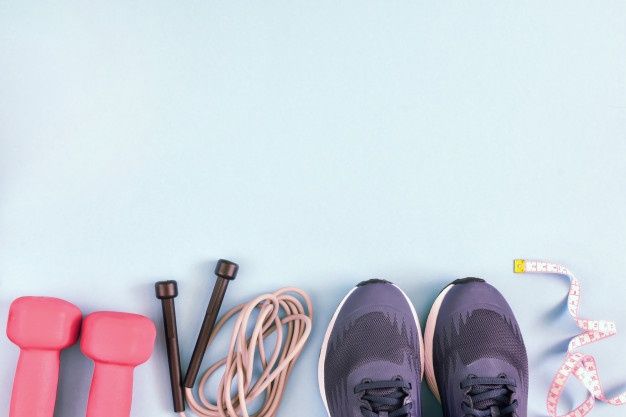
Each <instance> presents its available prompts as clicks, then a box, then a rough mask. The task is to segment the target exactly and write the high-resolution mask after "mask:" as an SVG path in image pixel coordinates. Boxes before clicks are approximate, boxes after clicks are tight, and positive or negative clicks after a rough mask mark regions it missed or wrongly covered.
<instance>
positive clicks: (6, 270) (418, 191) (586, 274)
mask: <svg viewBox="0 0 626 417" xmlns="http://www.w3.org/2000/svg"><path fill="white" fill-rule="evenodd" d="M625 17H626V4H624V3H620V2H605V3H602V4H590V3H588V2H582V1H567V2H565V1H557V2H551V3H549V4H546V3H545V2H539V1H531V2H526V3H524V4H518V3H514V2H490V1H480V2H473V3H463V4H460V3H458V2H447V1H443V2H431V3H424V2H400V3H398V2H393V3H390V2H377V1H360V2H303V1H295V2H294V1H291V2H276V1H270V2H257V3H254V2H242V1H219V2H186V3H180V4H173V3H168V2H147V1H139V2H131V3H117V4H113V3H99V4H89V5H85V4H83V3H78V2H72V1H61V2H55V3H41V2H31V1H19V2H18V1H0V323H1V326H2V329H3V330H2V333H3V335H2V337H0V364H1V365H0V386H2V387H3V388H2V389H0V414H2V415H7V414H8V409H9V399H10V394H11V393H10V391H11V390H10V387H11V384H12V379H13V373H14V370H15V364H16V361H17V356H18V353H19V349H18V347H17V346H15V345H13V344H12V343H11V342H10V341H9V340H8V339H7V338H6V337H5V336H4V333H5V327H4V326H5V324H6V319H7V314H8V309H9V305H10V303H11V301H12V300H13V299H15V298H17V297H19V296H23V295H45V296H52V297H59V298H62V299H65V300H68V301H70V302H71V303H73V304H75V305H76V306H78V307H79V308H80V309H81V311H82V313H83V314H84V315H87V314H89V313H92V312H94V311H99V310H111V311H123V312H130V313H138V314H143V315H147V316H149V317H150V318H152V319H153V320H154V321H155V322H156V324H157V330H158V336H157V344H156V346H155V351H154V354H153V356H152V358H151V359H150V360H149V361H148V362H147V363H146V364H144V365H142V366H140V367H139V368H137V370H136V373H135V388H134V398H133V404H132V415H133V416H154V417H157V416H159V417H160V416H168V415H174V414H173V412H171V411H170V410H171V400H170V398H171V397H170V387H169V376H168V371H167V362H166V356H165V348H164V346H163V335H162V329H161V306H160V303H159V302H158V300H156V298H155V295H154V282H155V281H157V280H167V279H176V280H177V281H178V286H179V292H180V295H179V297H178V298H177V299H176V303H177V304H176V307H177V313H178V326H179V337H180V345H181V356H182V360H183V363H184V364H185V366H186V364H187V363H188V360H189V358H190V356H191V353H192V350H193V347H194V344H195V341H196V336H197V332H198V330H199V329H200V325H201V322H202V318H203V315H204V311H205V309H206V305H207V303H208V300H209V296H210V291H211V289H212V287H213V284H214V282H215V277H214V275H213V273H212V271H213V267H214V266H215V262H216V261H217V259H218V258H227V259H231V260H233V261H235V262H237V263H239V265H240V270H239V275H238V277H237V279H236V280H235V281H234V282H232V283H231V285H230V287H229V289H228V292H227V294H226V298H225V300H224V305H223V309H222V311H225V310H226V309H227V308H230V307H232V306H234V305H235V304H238V303H241V302H246V301H249V300H250V299H251V298H252V297H254V296H256V295H259V294H261V293H269V292H273V291H275V290H277V289H278V288H280V287H282V286H296V287H299V288H301V289H303V290H305V291H306V292H307V293H308V294H309V295H310V296H311V297H312V299H313V303H314V324H313V332H312V334H311V337H310V339H309V342H308V344H307V346H306V347H305V349H304V353H303V355H302V356H301V358H300V359H299V361H298V362H297V363H296V366H295V369H294V371H293V373H292V375H291V379H290V380H289V383H288V385H287V387H286V392H285V397H284V400H283V403H282V405H281V407H280V409H279V412H278V416H279V417H285V416H291V415H303V416H324V415H325V414H326V411H325V407H324V403H323V402H322V399H321V397H320V394H319V390H318V381H317V371H318V355H319V352H320V347H321V345H322V341H323V338H324V332H325V331H326V327H327V325H328V323H329V321H330V320H331V317H332V315H333V312H334V311H335V309H336V308H337V305H338V304H339V302H340V301H341V299H342V298H343V297H344V296H345V294H346V293H347V292H348V291H349V290H350V289H351V288H352V287H353V286H354V285H355V284H356V283H358V282H360V281H363V280H367V279H370V278H385V279H388V280H390V281H393V282H394V283H395V284H397V285H398V286H399V287H400V288H402V290H403V291H404V292H405V293H406V294H407V296H408V297H409V298H410V299H411V301H412V302H413V304H414V306H415V309H416V311H417V314H418V316H419V319H420V322H421V326H422V327H424V325H425V322H426V318H427V314H428V312H429V310H430V307H431V305H432V303H433V302H434V300H435V297H436V296H437V294H438V293H439V291H440V290H441V289H442V288H443V287H445V286H446V285H447V284H448V283H450V282H451V281H453V280H455V279H457V278H461V277H466V276H475V277H481V278H484V279H486V280H487V281H488V282H489V283H490V284H492V285H493V286H494V287H496V288H497V289H498V290H499V291H500V292H501V293H502V294H503V296H504V297H505V298H506V300H507V301H508V303H509V304H510V306H511V309H512V310H513V312H514V313H515V316H516V318H517V321H518V323H519V327H520V329H521V331H522V334H523V337H524V341H525V344H526V347H527V350H528V359H529V378H530V390H529V400H528V415H529V416H532V417H537V416H543V415H545V414H546V405H545V402H546V396H547V390H548V386H549V384H550V382H551V380H552V377H553V374H554V372H555V371H556V370H557V368H558V367H559V365H560V364H561V361H562V359H563V357H564V355H565V350H566V347H567V342H568V341H569V339H570V338H571V337H573V336H575V335H576V334H577V333H578V329H577V328H576V326H575V325H574V322H573V320H572V319H571V317H569V315H568V314H567V310H566V304H565V297H566V294H567V291H568V288H569V287H568V285H569V282H568V281H567V279H565V278H563V279H561V278H559V277H556V276H548V275H517V274H513V259H515V258H519V257H523V258H540V259H541V258H543V259H548V260H552V261H555V262H559V263H561V264H564V265H566V266H567V267H568V268H570V269H571V270H572V271H573V272H574V273H575V274H576V276H577V277H578V278H579V279H580V281H581V285H582V300H581V315H582V316H583V317H586V318H597V319H610V320H614V321H616V324H617V328H618V331H621V333H618V335H617V336H615V337H613V338H610V339H607V340H606V341H602V342H600V343H598V344H594V345H591V346H585V347H584V348H582V351H583V352H588V353H593V354H596V355H597V358H598V366H599V369H600V375H601V377H602V382H603V383H604V386H605V388H606V389H607V391H608V394H618V393H619V392H621V391H623V390H625V389H626V366H625V365H624V359H623V352H624V350H625V349H626V303H624V298H625V297H626V280H625V279H624V277H625V276H626V261H625V257H624V249H625V248H626V216H625V215H624V210H625V207H626V192H625V190H626V82H625V81H626V80H625V77H626V25H624V18H625ZM227 342H228V332H225V334H224V335H223V336H220V339H219V340H218V341H217V342H216V344H215V345H212V346H211V347H210V348H209V353H208V355H207V358H206V361H205V366H206V365H208V364H209V363H213V361H215V360H217V359H219V358H220V357H222V356H223V355H224V354H225V353H226V345H227ZM92 369H93V365H92V363H91V361H90V360H89V359H87V358H86V357H85V356H84V355H83V354H82V353H81V352H80V348H79V346H73V347H72V348H70V349H69V350H67V351H65V352H64V353H63V354H62V358H61V377H60V381H59V395H58V398H57V405H56V415H57V416H63V417H78V416H84V415H85V408H86V404H87V398H88V389H89V383H90V380H91V373H92ZM421 397H422V409H423V415H424V416H428V417H437V416H441V407H440V406H439V405H438V404H437V402H436V400H435V398H434V396H433V395H432V394H431V393H430V391H429V389H428V387H427V386H426V382H425V381H424V383H423V384H422V387H421ZM584 398H585V392H584V390H583V389H582V387H581V386H580V385H579V384H578V382H576V381H572V383H571V384H570V385H569V386H568V387H567V389H566V392H565V396H564V398H563V403H562V405H563V410H562V411H566V410H565V407H567V409H570V408H572V407H574V406H575V405H577V404H578V403H579V402H581V401H583V400H584ZM625 411H626V406H624V407H621V408H614V407H611V406H608V405H605V404H599V405H597V406H596V408H595V409H594V411H593V412H592V414H591V415H592V416H598V417H617V416H623V415H624V413H625Z"/></svg>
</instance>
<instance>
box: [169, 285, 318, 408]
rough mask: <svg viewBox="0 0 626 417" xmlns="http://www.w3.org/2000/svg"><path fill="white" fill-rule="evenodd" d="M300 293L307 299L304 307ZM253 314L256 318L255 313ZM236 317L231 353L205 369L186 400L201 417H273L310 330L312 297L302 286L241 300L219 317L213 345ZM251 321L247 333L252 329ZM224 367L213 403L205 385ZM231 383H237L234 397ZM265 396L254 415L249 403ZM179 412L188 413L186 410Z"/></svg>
mask: <svg viewBox="0 0 626 417" xmlns="http://www.w3.org/2000/svg"><path fill="white" fill-rule="evenodd" d="M298 296H299V297H300V298H301V299H302V300H304V305H303V303H302V302H301V301H300V299H299V298H298ZM305 305H306V308H305ZM255 312H257V313H256V317H253V315H254V314H255ZM235 316H236V321H235V326H234V329H233V333H232V336H231V338H230V344H229V348H228V355H227V356H226V357H225V358H223V359H221V360H219V361H217V362H215V363H214V364H213V365H211V366H210V367H209V368H208V369H207V370H206V371H205V372H204V374H203V375H202V377H201V378H200V382H199V384H198V389H197V392H196V393H195V395H194V392H193V390H192V389H191V388H186V389H185V396H186V398H187V403H188V404H189V408H191V410H192V411H194V412H195V413H196V414H198V415H199V416H202V417H250V416H251V415H252V416H253V417H272V416H274V415H275V414H276V411H277V410H278V406H279V405H280V402H281V400H282V397H283V394H284V392H285V388H286V384H287V380H288V378H289V375H290V374H291V371H292V370H293V367H294V365H295V363H296V360H297V359H298V357H299V356H300V353H301V352H302V349H303V347H304V345H305V343H306V341H307V339H308V338H309V335H310V334H311V325H312V320H313V306H312V303H311V298H310V297H309V296H308V295H307V293H306V292H304V291H302V290H301V289H298V288H293V287H287V288H282V289H280V290H278V291H276V292H273V293H269V294H263V295H260V296H258V297H256V298H255V299H253V300H252V301H250V302H248V303H243V304H240V305H238V306H236V307H234V308H232V309H230V310H229V311H228V312H226V314H224V315H223V316H222V317H221V318H220V319H219V320H218V322H217V323H216V324H215V328H214V330H213V333H212V334H211V338H210V340H209V345H210V344H211V342H212V341H213V340H214V339H215V335H216V334H217V333H218V332H219V331H220V329H221V328H222V327H223V326H224V325H225V324H226V322H227V321H228V320H230V319H231V318H233V317H235ZM252 325H253V327H252V332H251V334H250V336H249V337H248V336H247V333H248V328H249V327H251V326H252ZM274 333H276V335H275V339H276V342H275V344H274V349H273V350H271V351H270V352H268V351H266V349H265V343H264V342H265V339H266V338H267V337H268V336H270V335H272V334H274ZM257 355H258V356H257ZM256 358H258V360H255V359H256ZM259 362H260V365H261V372H260V375H258V372H257V375H258V377H257V376H256V375H255V372H254V371H255V369H254V368H255V363H257V364H258V363H259ZM222 367H223V368H224V373H223V375H222V377H221V379H220V382H219V385H218V387H217V402H216V403H215V404H213V403H212V402H211V401H210V400H209V399H208V398H207V394H206V390H205V388H206V384H207V381H208V380H209V378H210V377H211V376H212V375H213V374H214V373H215V372H217V371H218V370H219V369H220V368H222ZM232 387H236V391H235V392H234V395H233V393H232V392H231V388H232ZM196 396H197V399H196ZM262 396H264V397H263V400H262V403H261V405H260V406H258V407H255V408H258V411H255V412H253V414H251V412H250V410H249V409H248V407H249V405H250V404H251V403H252V402H254V401H255V400H256V399H257V398H259V397H262ZM259 401H260V400H259ZM180 416H181V417H187V415H186V414H185V413H184V412H183V413H180Z"/></svg>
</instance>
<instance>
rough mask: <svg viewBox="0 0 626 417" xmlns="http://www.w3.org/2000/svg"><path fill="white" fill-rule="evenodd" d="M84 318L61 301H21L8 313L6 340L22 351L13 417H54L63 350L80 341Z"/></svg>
mask: <svg viewBox="0 0 626 417" xmlns="http://www.w3.org/2000/svg"><path fill="white" fill-rule="evenodd" d="M81 319H82V314H81V312H80V310H79V309H78V308H77V307H76V306H75V305H73V304H70V303H68V302H67V301H63V300H60V299H58V298H50V297H21V298H18V299H16V300H15V301H13V303H12V304H11V307H10V309H9V321H8V323H7V336H8V337H9V339H11V341H12V342H13V343H15V344H16V345H18V346H19V347H20V349H21V351H20V357H19V360H18V362H17V370H16V371H15V378H14V380H13V394H12V396H11V410H10V411H9V416H10V417H52V415H53V414H54V403H55V401H56V394H57V385H58V382H59V361H60V353H61V350H63V349H65V348H67V347H69V346H71V345H73V344H74V343H76V341H77V340H78V332H79V331H80V323H81Z"/></svg>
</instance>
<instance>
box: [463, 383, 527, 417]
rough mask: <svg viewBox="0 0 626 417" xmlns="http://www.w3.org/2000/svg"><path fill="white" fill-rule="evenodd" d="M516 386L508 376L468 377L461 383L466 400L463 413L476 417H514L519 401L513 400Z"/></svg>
mask: <svg viewBox="0 0 626 417" xmlns="http://www.w3.org/2000/svg"><path fill="white" fill-rule="evenodd" d="M515 388H516V384H515V381H514V380H513V379H510V378H507V377H506V375H500V376H498V377H496V378H493V377H486V378H483V377H477V376H475V375H470V376H468V377H467V378H466V379H465V380H464V381H463V382H461V389H463V390H465V395H466V400H465V401H464V402H463V404H462V407H463V412H464V413H465V415H466V416H475V417H513V416H514V415H515V414H514V413H515V410H516V409H517V400H513V398H512V397H513V394H514V393H515Z"/></svg>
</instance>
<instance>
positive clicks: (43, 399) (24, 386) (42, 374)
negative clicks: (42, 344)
mask: <svg viewBox="0 0 626 417" xmlns="http://www.w3.org/2000/svg"><path fill="white" fill-rule="evenodd" d="M59 361H60V353H59V351H57V350H34V349H22V350H21V351H20V357H19V359H18V361H17V370H16V371H15V378H14V379H13V394H12V395H11V409H10V411H9V417H52V416H53V415H54V403H55V401H56V396H57V385H58V381H59Z"/></svg>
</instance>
